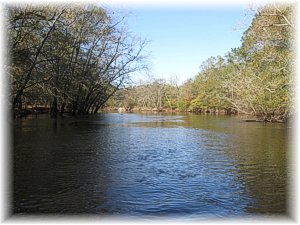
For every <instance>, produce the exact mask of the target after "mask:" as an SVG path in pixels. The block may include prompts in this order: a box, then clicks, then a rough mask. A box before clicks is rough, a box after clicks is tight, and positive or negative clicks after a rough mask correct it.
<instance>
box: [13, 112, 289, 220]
mask: <svg viewBox="0 0 300 225" xmlns="http://www.w3.org/2000/svg"><path fill="white" fill-rule="evenodd" d="M288 133H289V129H288V128H287V126H286V125H284V124H264V123H246V122H242V121H241V120H240V119H238V118H236V117H228V116H205V115H187V114H183V115H159V114H156V115H155V114H152V115H146V114H117V113H115V114H114V113H110V114H100V115H97V116H92V117H79V118H63V119H58V120H57V121H55V120H51V119H49V118H48V117H42V116H41V117H39V118H37V119H36V118H27V119H22V120H17V121H15V122H14V154H13V156H14V173H13V182H14V183H13V188H14V192H13V211H14V213H26V214H40V213H60V214H70V213H71V214H81V213H88V214H105V215H125V216H138V217H145V216H150V217H151V216H172V217H176V216H179V217H180V216H184V217H192V218H214V217H234V216H244V215H260V214H268V215H269V214H282V215H283V214H286V213H287V198H288V186H287V184H288V182H287V177H288V172H287V156H288V142H289V141H288V137H289V135H288Z"/></svg>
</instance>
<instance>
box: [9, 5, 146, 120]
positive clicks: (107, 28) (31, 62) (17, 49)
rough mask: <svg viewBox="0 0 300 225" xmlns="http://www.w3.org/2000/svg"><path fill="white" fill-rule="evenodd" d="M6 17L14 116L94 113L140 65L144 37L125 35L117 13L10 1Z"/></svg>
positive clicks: (141, 66) (119, 15)
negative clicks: (29, 113)
mask: <svg viewBox="0 0 300 225" xmlns="http://www.w3.org/2000/svg"><path fill="white" fill-rule="evenodd" d="M7 18H8V22H7V26H8V28H7V30H8V39H9V40H8V41H9V46H10V52H9V54H10V65H9V74H10V82H11V105H12V109H13V112H14V116H15V117H18V116H22V115H23V114H27V113H28V112H29V111H31V112H35V113H39V112H41V111H44V110H46V111H47V110H49V112H50V116H51V117H52V118H56V117H57V116H58V115H59V114H60V115H63V114H64V113H65V112H68V113H71V114H72V115H84V114H90V113H97V112H98V110H99V109H100V108H101V107H102V106H103V105H104V103H105V102H106V101H107V100H108V99H109V98H110V97H111V96H112V95H113V94H114V93H115V91H116V90H117V89H119V88H120V87H122V85H125V84H126V82H127V81H128V80H129V78H130V74H131V73H132V72H134V71H139V70H143V69H144V67H145V64H144V63H143V61H144V58H145V56H143V55H142V50H143V48H144V46H145V44H146V41H145V40H142V39H141V38H139V37H137V36H134V35H132V34H130V32H129V31H128V29H127V27H126V23H125V22H124V21H125V18H126V15H122V13H115V12H114V11H111V10H108V9H104V8H103V7H99V6H96V5H87V6H83V5H74V4H73V5H72V6H71V5H45V6H34V5H25V6H24V5H22V6H16V5H14V6H10V7H7Z"/></svg>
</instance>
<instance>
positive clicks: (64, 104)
mask: <svg viewBox="0 0 300 225" xmlns="http://www.w3.org/2000/svg"><path fill="white" fill-rule="evenodd" d="M65 106H66V103H65V102H63V103H62V104H61V107H60V116H61V117H63V116H64V112H65Z"/></svg>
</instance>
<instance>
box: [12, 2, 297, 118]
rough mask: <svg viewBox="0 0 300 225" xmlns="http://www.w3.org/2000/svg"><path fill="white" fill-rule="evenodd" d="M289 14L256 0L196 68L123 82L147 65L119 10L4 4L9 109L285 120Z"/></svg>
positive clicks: (290, 75)
mask: <svg viewBox="0 0 300 225" xmlns="http://www.w3.org/2000/svg"><path fill="white" fill-rule="evenodd" d="M293 15H294V5H292V4H290V5H288V4H285V5H279V4H269V5H265V6H263V7H260V8H257V9H256V12H255V16H254V18H253V20H252V22H251V25H250V26H249V27H248V29H247V30H246V31H245V32H244V34H243V36H242V40H241V46H240V47H237V48H232V49H231V50H230V51H229V52H228V53H227V54H225V55H224V56H214V57H210V58H208V59H207V60H206V61H204V62H203V63H202V64H201V62H199V64H201V65H200V70H199V72H198V74H196V75H195V76H194V77H193V78H192V79H189V80H187V81H186V82H184V83H183V84H179V83H178V79H177V78H176V77H175V76H174V77H173V78H171V79H170V80H168V81H167V80H164V79H157V78H156V79H155V78H145V79H144V80H142V81H140V82H139V83H132V82H131V79H130V78H131V75H132V73H134V72H137V71H139V72H141V73H142V72H143V71H145V70H146V69H147V63H146V61H147V56H146V55H145V54H144V51H143V50H144V48H145V46H146V44H147V41H146V40H145V39H143V38H141V37H138V36H136V35H133V34H132V33H131V32H129V31H128V28H127V27H126V23H125V18H126V15H122V13H116V12H114V11H112V10H108V9H105V8H103V7H99V6H95V5H88V6H83V5H77V6H74V5H73V6H70V5H66V6H62V5H57V6H54V5H51V6H50V5H47V6H39V7H37V6H34V5H26V6H22V7H21V6H16V5H14V6H9V7H7V18H8V19H7V20H8V22H7V26H8V28H7V30H8V42H9V46H10V51H9V54H10V64H9V66H8V70H9V75H10V83H11V107H12V110H13V113H14V117H19V116H22V115H23V114H27V113H29V112H36V113H40V112H42V111H43V110H46V111H47V110H48V111H47V112H49V114H50V116H51V117H52V118H56V117H57V116H58V115H63V114H64V113H69V114H71V115H85V114H95V113H98V112H99V111H100V110H103V109H106V110H108V109H112V110H115V109H118V108H120V107H121V108H124V109H125V110H127V111H135V110H136V111H144V110H152V111H190V112H197V113H223V114H243V115H247V116H249V117H255V118H259V119H261V120H263V121H271V122H272V121H286V120H287V119H288V118H290V117H291V116H292V115H293V114H294V112H295V109H294V107H293V105H294V104H293V101H294V98H295V97H294V85H293V84H294V78H295V71H294V68H295V65H294V64H295V62H294V59H295V52H294V49H295V38H294V34H295V16H293ZM199 41H201V37H199ZM187 60H188V59H187ZM145 77H146V76H145Z"/></svg>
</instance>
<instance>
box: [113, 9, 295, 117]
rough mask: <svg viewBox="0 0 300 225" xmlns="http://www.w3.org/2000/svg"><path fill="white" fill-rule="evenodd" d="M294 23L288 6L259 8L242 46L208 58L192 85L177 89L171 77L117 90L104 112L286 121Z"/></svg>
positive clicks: (291, 110)
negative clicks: (186, 113) (118, 110)
mask: <svg viewBox="0 0 300 225" xmlns="http://www.w3.org/2000/svg"><path fill="white" fill-rule="evenodd" d="M294 20H295V19H294V17H293V6H292V5H277V4H270V5H266V6H264V7H261V8H258V9H257V10H256V13H255V16H254V19H253V20H252V22H251V25H250V27H249V28H248V29H247V30H246V31H245V32H244V34H243V37H242V43H241V46H240V47H238V48H233V49H231V50H230V51H229V52H228V53H227V54H226V55H225V56H216V57H210V58H208V59H207V60H206V61H205V62H203V63H202V64H201V66H200V71H199V73H198V74H197V75H196V76H195V77H194V78H193V79H189V80H187V81H186V82H184V83H183V84H182V85H179V84H178V79H177V78H176V76H175V77H173V78H171V79H170V80H168V81H167V80H164V79H154V78H149V79H145V80H143V81H141V82H140V83H139V84H136V85H132V86H130V87H127V88H123V89H120V90H118V92H117V93H116V95H114V97H113V98H112V99H110V100H109V101H108V103H107V106H108V108H114V107H124V108H125V109H127V110H128V111H130V110H137V111H139V110H141V111H143V110H152V111H153V110H154V111H190V112H198V113H222V114H243V115H246V116H249V117H250V118H251V117H253V118H258V119H259V120H262V121H286V120H287V119H288V118H289V117H291V116H292V115H293V113H294V112H295V109H294V108H293V105H294V104H293V99H294V87H293V84H294V76H295V75H294V72H295V71H294V66H295V65H294V64H295V62H294V59H295V53H294V49H295V43H294V31H295V21H294ZM199 41H201V40H199Z"/></svg>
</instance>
